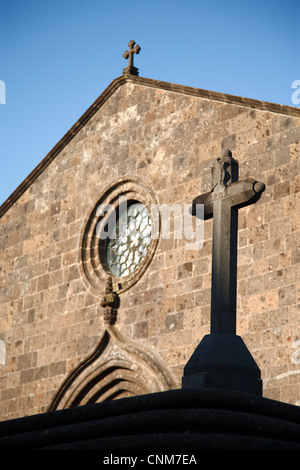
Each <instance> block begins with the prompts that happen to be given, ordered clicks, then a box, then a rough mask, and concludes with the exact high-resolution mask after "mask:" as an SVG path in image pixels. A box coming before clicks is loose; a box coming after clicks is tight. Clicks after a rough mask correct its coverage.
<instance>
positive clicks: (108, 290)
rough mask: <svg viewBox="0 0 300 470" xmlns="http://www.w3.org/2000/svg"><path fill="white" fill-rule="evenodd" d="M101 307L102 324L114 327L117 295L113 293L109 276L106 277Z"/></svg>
mask: <svg viewBox="0 0 300 470" xmlns="http://www.w3.org/2000/svg"><path fill="white" fill-rule="evenodd" d="M100 303H101V307H103V309H104V322H105V323H107V324H109V325H114V324H115V322H116V320H117V309H118V308H119V305H120V299H119V296H118V294H116V293H115V292H113V284H112V278H111V276H109V277H108V279H107V283H106V287H105V294H104V295H103V297H102V299H101V302H100Z"/></svg>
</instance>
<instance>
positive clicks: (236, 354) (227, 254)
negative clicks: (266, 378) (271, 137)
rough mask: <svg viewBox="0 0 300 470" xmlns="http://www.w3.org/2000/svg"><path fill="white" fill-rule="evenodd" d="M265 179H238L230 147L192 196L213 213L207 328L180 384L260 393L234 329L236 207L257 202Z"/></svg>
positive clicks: (256, 375) (256, 376) (257, 379)
mask: <svg viewBox="0 0 300 470" xmlns="http://www.w3.org/2000/svg"><path fill="white" fill-rule="evenodd" d="M264 190H265V185H264V184H263V183H261V182H258V181H256V180H253V179H252V178H247V179H245V180H242V181H239V179H238V163H237V162H236V160H234V159H233V158H232V154H231V152H230V150H224V151H223V153H222V155H221V157H219V158H218V159H217V161H216V162H215V166H214V169H213V188H212V190H211V191H210V192H208V193H205V194H203V195H201V196H198V197H196V198H195V199H194V201H193V206H192V215H196V213H197V212H196V205H197V204H203V205H204V219H208V218H211V217H213V245H212V281H211V282H212V284H211V334H210V335H206V336H204V338H203V340H202V341H201V342H200V344H199V345H198V347H197V348H196V350H195V352H194V354H193V355H192V357H191V358H190V360H189V361H188V363H187V364H186V366H185V369H184V376H183V378H182V386H183V388H199V387H206V388H218V389H219V388H224V389H233V390H238V391H245V392H248V393H254V394H256V395H257V394H258V395H261V393H262V385H261V380H260V371H259V368H258V366H257V365H256V363H255V361H254V359H253V358H252V356H251V354H250V352H249V351H248V349H247V347H246V345H245V344H244V342H243V340H242V339H241V338H240V337H239V336H237V335H236V283H237V235H238V209H240V208H241V207H245V206H248V205H250V204H254V203H255V202H257V201H258V200H259V199H260V197H261V194H262V192H263V191H264Z"/></svg>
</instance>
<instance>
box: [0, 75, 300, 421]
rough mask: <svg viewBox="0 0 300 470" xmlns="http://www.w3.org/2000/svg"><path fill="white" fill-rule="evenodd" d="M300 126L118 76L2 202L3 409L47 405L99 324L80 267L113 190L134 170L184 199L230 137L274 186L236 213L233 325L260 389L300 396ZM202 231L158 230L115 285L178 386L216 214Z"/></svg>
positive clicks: (232, 103)
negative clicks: (126, 283)
mask: <svg viewBox="0 0 300 470" xmlns="http://www.w3.org/2000/svg"><path fill="white" fill-rule="evenodd" d="M299 128H300V112H299V109H295V108H288V107H284V106H279V105H272V104H267V103H260V102H258V101H253V100H247V99H245V98H238V97H231V96H228V95H225V94H217V93H213V92H206V91H204V90H197V89H194V88H191V89H190V88H187V87H178V86H177V85H173V84H165V83H162V82H156V81H152V80H148V79H144V78H142V77H125V76H122V77H121V78H119V79H117V80H116V81H114V82H113V83H112V84H111V85H110V86H109V87H108V89H107V90H105V91H104V93H103V94H102V95H101V97H100V98H99V99H98V100H97V101H96V103H95V104H94V105H93V106H91V107H90V108H89V110H88V111H87V113H86V114H85V115H84V116H83V117H82V118H80V120H79V121H78V122H77V123H75V124H74V126H73V128H72V129H71V131H70V132H69V133H68V134H67V135H66V136H65V137H64V138H63V139H62V141H61V142H59V143H58V144H57V146H56V147H55V148H54V149H53V151H52V152H50V154H49V155H48V156H47V157H45V159H44V161H43V162H42V163H41V165H40V166H39V168H37V169H36V170H35V171H34V172H33V173H32V174H31V175H30V176H29V177H28V178H27V179H26V181H25V182H24V184H23V185H21V187H19V188H17V190H16V192H15V193H14V194H13V195H12V196H11V198H9V200H8V201H7V202H5V203H4V204H3V206H2V207H1V216H2V217H1V228H0V251H1V277H0V305H1V307H0V339H1V340H2V341H4V343H5V351H6V355H5V364H0V403H1V405H0V419H1V420H6V419H9V418H17V417H21V416H24V415H27V414H35V413H41V412H45V411H47V409H48V407H49V405H50V403H51V402H52V400H53V397H54V396H55V393H56V392H57V390H58V389H59V388H60V387H61V386H62V383H63V382H64V380H65V379H66V377H68V376H69V375H70V374H71V373H72V371H73V370H74V369H75V368H76V367H77V366H78V364H79V363H80V362H81V361H83V360H84V359H85V358H86V357H87V355H88V354H91V352H92V351H93V350H94V348H95V346H96V344H97V343H98V341H99V339H100V338H101V337H102V335H103V331H104V328H105V326H104V318H103V312H102V310H101V306H100V299H99V296H98V295H96V294H95V293H93V292H92V291H90V289H89V288H88V287H87V285H86V283H85V281H84V279H83V274H82V271H81V269H79V265H80V260H81V240H82V236H83V231H84V229H85V223H86V220H87V219H88V217H89V214H90V213H91V211H92V209H93V208H94V207H95V205H96V204H97V201H98V200H99V197H100V196H101V195H102V194H103V192H104V191H105V190H106V188H107V187H108V186H109V185H110V184H113V183H114V182H116V181H118V180H119V179H122V178H125V177H128V175H130V176H132V175H135V176H136V177H137V178H138V179H139V180H140V181H142V182H143V183H145V184H147V185H148V186H149V187H150V188H151V189H152V191H153V192H154V194H155V197H156V199H157V201H158V202H159V204H163V203H170V204H173V203H176V204H180V205H183V204H184V203H190V201H191V198H192V197H193V195H195V194H201V193H203V192H206V191H209V190H210V189H211V167H212V164H213V162H214V159H215V156H216V155H218V154H219V153H220V150H221V149H222V148H225V147H230V145H233V146H235V152H237V155H238V159H239V165H240V179H243V178H247V177H253V178H255V179H257V180H261V181H264V182H265V183H266V186H267V190H266V192H265V193H264V198H263V200H261V201H259V202H258V203H257V204H256V205H255V208H254V207H250V208H247V207H246V208H243V209H241V210H240V214H239V215H240V223H239V225H240V226H239V234H238V273H237V276H238V283H237V333H238V334H239V335H240V336H241V337H242V338H243V340H244V342H245V344H246V345H247V347H248V349H249V350H250V351H251V354H252V355H253V357H254V359H255V361H256V362H257V364H258V366H259V368H260V370H261V374H262V379H263V394H264V396H265V397H269V398H274V399H277V400H282V401H285V402H288V403H291V404H296V403H297V402H298V401H299V400H300V398H299V397H300V372H299V363H300V343H299V340H300V322H299V287H300V285H299V267H300V259H299V253H298V247H299V246H300V223H299V220H300V217H299V215H300V214H299V210H300V209H299V208H300V204H299V202H300V199H299V198H300V191H299V189H300V186H299V179H300V165H299V156H300V143H299ZM229 144H230V145H229ZM232 149H233V148H232ZM233 150H234V149H233ZM204 237H205V240H204V245H203V248H202V249H201V250H199V252H198V251H188V250H185V248H184V243H183V241H182V242H181V241H180V240H174V239H172V238H171V239H170V240H160V241H159V244H158V247H157V249H156V251H155V254H154V257H153V259H152V261H151V263H150V265H149V267H148V269H147V270H146V271H145V273H144V274H143V276H142V277H141V278H140V279H139V281H138V282H137V283H136V284H135V285H134V286H132V287H131V288H130V289H129V290H127V291H126V292H124V293H123V294H121V296H120V308H119V310H118V319H117V323H116V326H117V327H118V328H119V329H120V330H121V331H122V332H123V333H124V334H125V335H126V336H128V338H131V339H132V340H134V341H137V342H139V344H142V345H144V346H145V347H147V348H149V349H150V350H153V351H155V353H156V354H157V355H159V357H160V358H161V360H162V361H163V362H164V364H165V365H166V367H168V368H169V369H170V370H171V371H172V373H173V374H174V375H175V377H176V380H177V384H178V387H179V386H180V381H181V377H182V374H183V368H184V365H185V364H186V362H187V360H188V358H189V357H190V356H191V354H192V352H193V351H194V349H195V347H196V345H197V344H198V343H199V342H200V340H201V339H202V338H203V337H204V335H206V334H207V333H208V332H209V329H210V318H209V310H210V283H211V279H210V274H211V273H210V260H211V250H212V244H211V238H212V224H211V221H206V222H205V227H204ZM172 325H174V326H172Z"/></svg>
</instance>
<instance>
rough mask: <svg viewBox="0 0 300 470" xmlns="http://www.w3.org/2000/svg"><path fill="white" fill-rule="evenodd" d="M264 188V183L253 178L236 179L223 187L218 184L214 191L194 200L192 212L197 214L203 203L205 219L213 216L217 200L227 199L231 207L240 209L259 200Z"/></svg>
mask: <svg viewBox="0 0 300 470" xmlns="http://www.w3.org/2000/svg"><path fill="white" fill-rule="evenodd" d="M264 190H265V185H264V183H261V182H259V181H256V180H254V179H252V178H248V179H245V180H242V181H236V182H234V183H231V184H229V185H228V186H224V187H222V188H221V189H220V188H218V186H216V187H215V188H214V189H213V190H212V191H209V192H207V193H204V194H202V195H201V196H197V197H196V198H195V199H194V200H193V204H192V210H191V213H192V215H197V212H196V207H197V204H203V205H204V219H209V218H211V217H212V216H213V206H214V203H215V202H216V201H217V200H219V199H223V200H224V201H225V200H227V202H228V204H229V205H230V206H231V207H236V208H237V209H239V208H241V207H245V206H248V205H250V204H253V203H255V202H257V201H258V200H259V199H260V197H261V194H262V192H263V191H264Z"/></svg>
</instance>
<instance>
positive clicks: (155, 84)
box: [0, 74, 300, 217]
mask: <svg viewBox="0 0 300 470" xmlns="http://www.w3.org/2000/svg"><path fill="white" fill-rule="evenodd" d="M127 82H131V83H135V84H137V85H142V86H147V87H151V88H158V89H161V90H166V91H171V92H174V93H181V94H186V95H190V96H195V97H198V98H204V99H209V100H213V101H221V102H224V103H228V104H236V105H238V106H245V107H248V108H255V109H259V110H262V111H268V112H271V113H277V114H285V115H289V116H294V117H300V108H295V107H293V106H286V105H281V104H276V103H270V102H267V101H260V100H255V99H252V98H243V97H240V96H235V95H229V94H226V93H220V92H216V91H209V90H203V89H201V88H194V87H189V86H184V85H176V84H174V83H169V82H162V81H160V80H153V79H150V78H144V77H139V76H135V75H129V74H123V75H121V76H120V77H118V78H116V79H115V80H113V81H112V82H111V83H110V85H109V86H108V87H107V88H106V89H105V90H104V91H103V93H101V95H100V96H99V97H98V98H97V99H96V100H95V101H94V103H93V104H92V105H91V106H90V107H89V108H88V109H87V110H86V111H85V113H84V114H83V115H82V116H81V117H80V118H79V119H78V121H77V122H76V123H75V124H74V125H73V126H72V127H71V128H70V129H69V131H68V132H67V133H66V134H65V135H64V136H63V137H62V138H61V139H60V140H59V141H58V143H57V144H56V145H55V146H54V147H53V148H52V150H50V152H49V153H48V154H47V155H46V156H45V157H44V158H43V160H42V161H41V162H40V163H39V164H38V165H37V166H36V167H35V168H34V170H33V171H32V172H31V173H30V174H29V175H28V176H27V178H25V180H23V182H22V183H21V184H20V185H19V186H18V187H17V188H16V189H15V191H14V192H13V193H12V194H11V195H10V196H9V197H8V198H7V199H6V201H4V203H3V204H2V205H1V206H0V217H2V216H3V215H4V214H5V213H6V212H7V210H8V209H9V208H10V207H11V206H12V205H13V204H14V203H15V202H16V201H17V200H18V199H19V198H20V197H21V196H22V194H23V193H24V192H25V191H26V190H27V189H28V188H29V187H30V186H31V184H32V183H33V182H34V181H35V180H36V179H37V178H38V177H39V176H40V175H41V173H42V172H43V171H44V170H45V169H46V168H47V166H48V165H49V164H50V163H51V162H52V161H53V160H54V159H55V157H56V156H57V155H58V154H59V153H60V152H61V151H62V150H63V149H64V147H65V146H66V145H67V144H68V143H69V142H70V141H71V140H72V139H73V138H74V137H75V136H76V134H77V133H78V132H79V131H80V130H81V129H82V128H83V127H84V125H85V124H86V123H87V122H88V121H89V120H90V119H91V118H92V117H93V116H94V114H95V113H96V112H97V111H98V110H99V109H100V108H101V107H102V106H103V104H104V103H105V102H106V101H107V100H108V99H109V97H110V96H111V95H112V94H113V93H114V92H115V91H116V90H117V89H118V88H119V87H120V86H121V85H123V84H125V83H127Z"/></svg>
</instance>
